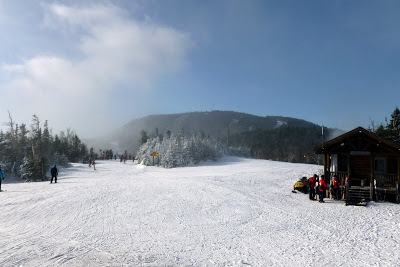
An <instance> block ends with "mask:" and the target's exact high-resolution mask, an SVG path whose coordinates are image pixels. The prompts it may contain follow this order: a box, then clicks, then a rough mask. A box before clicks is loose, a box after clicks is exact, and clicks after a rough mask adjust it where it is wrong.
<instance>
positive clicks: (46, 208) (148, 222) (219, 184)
mask: <svg viewBox="0 0 400 267" xmlns="http://www.w3.org/2000/svg"><path fill="white" fill-rule="evenodd" d="M96 169H97V170H93V168H89V167H88V166H87V165H82V164H74V165H73V167H71V168H68V169H61V170H59V173H60V176H59V179H58V183H57V184H50V183H49V182H37V183H9V184H7V183H6V184H3V186H2V188H3V189H4V190H6V191H4V192H1V193H0V266H399V264H400V205H397V204H392V203H376V202H371V203H369V204H368V206H367V207H356V206H345V205H344V204H343V202H341V201H334V200H330V199H326V203H318V202H313V201H309V200H308V196H307V195H304V194H302V193H297V194H293V193H291V190H292V187H293V184H294V182H295V181H296V179H297V178H298V177H301V176H303V175H307V176H311V175H312V174H313V173H316V172H319V171H320V170H321V167H320V166H315V165H305V164H290V163H281V162H273V161H265V160H254V159H242V158H235V157H229V158H224V159H222V160H220V161H218V162H213V163H204V164H202V165H200V166H195V167H185V168H176V169H162V168H157V167H145V166H142V165H137V164H133V163H132V162H127V163H126V164H123V163H120V162H119V161H98V164H96Z"/></svg>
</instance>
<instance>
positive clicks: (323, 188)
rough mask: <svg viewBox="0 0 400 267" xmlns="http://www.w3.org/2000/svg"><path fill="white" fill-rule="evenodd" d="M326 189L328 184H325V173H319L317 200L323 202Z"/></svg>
mask: <svg viewBox="0 0 400 267" xmlns="http://www.w3.org/2000/svg"><path fill="white" fill-rule="evenodd" d="M327 189H328V186H327V185H326V182H325V175H321V178H320V179H319V202H321V203H323V202H325V201H324V197H325V195H326V190H327Z"/></svg>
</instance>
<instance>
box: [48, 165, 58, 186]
mask: <svg viewBox="0 0 400 267" xmlns="http://www.w3.org/2000/svg"><path fill="white" fill-rule="evenodd" d="M50 173H51V180H50V183H51V184H52V183H53V178H54V183H57V175H58V170H57V166H56V165H54V167H53V168H51V170H50Z"/></svg>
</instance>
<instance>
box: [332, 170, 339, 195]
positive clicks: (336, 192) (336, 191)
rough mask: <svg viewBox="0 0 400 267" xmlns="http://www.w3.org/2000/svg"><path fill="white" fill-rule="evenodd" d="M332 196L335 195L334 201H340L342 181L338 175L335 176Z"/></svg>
mask: <svg viewBox="0 0 400 267" xmlns="http://www.w3.org/2000/svg"><path fill="white" fill-rule="evenodd" d="M332 195H333V198H334V199H336V200H339V199H340V181H339V178H338V177H337V176H336V175H334V176H333V181H332Z"/></svg>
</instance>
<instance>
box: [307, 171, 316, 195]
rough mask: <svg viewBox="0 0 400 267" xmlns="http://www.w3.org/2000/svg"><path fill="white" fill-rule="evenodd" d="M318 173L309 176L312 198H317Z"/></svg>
mask: <svg viewBox="0 0 400 267" xmlns="http://www.w3.org/2000/svg"><path fill="white" fill-rule="evenodd" d="M317 177H318V175H316V174H314V176H312V177H310V178H308V184H307V186H308V189H309V192H310V195H309V197H310V200H315V183H316V182H317Z"/></svg>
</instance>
